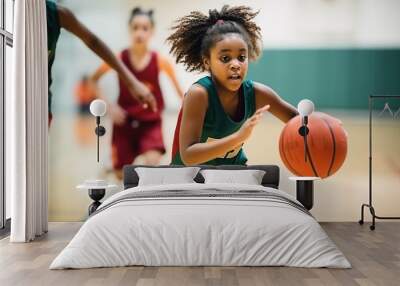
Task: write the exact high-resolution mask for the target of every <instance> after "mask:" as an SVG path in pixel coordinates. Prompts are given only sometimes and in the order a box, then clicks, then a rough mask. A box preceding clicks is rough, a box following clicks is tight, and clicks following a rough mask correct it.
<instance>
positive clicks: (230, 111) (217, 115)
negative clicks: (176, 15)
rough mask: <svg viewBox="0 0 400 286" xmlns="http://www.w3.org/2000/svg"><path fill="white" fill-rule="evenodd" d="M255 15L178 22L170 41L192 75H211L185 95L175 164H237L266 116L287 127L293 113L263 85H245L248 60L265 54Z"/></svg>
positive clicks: (215, 14) (231, 12)
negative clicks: (245, 146) (270, 114)
mask: <svg viewBox="0 0 400 286" xmlns="http://www.w3.org/2000/svg"><path fill="white" fill-rule="evenodd" d="M256 15H257V12H253V11H252V10H251V9H250V8H249V7H245V6H238V7H229V6H224V7H223V8H222V9H221V10H220V11H217V10H210V11H209V14H208V15H205V14H203V13H201V12H197V11H195V12H192V13H190V14H189V15H187V16H185V17H183V18H180V19H179V20H178V21H177V22H176V25H175V26H174V27H173V30H174V32H173V34H172V35H170V36H169V37H168V39H167V41H168V42H169V43H170V44H171V45H172V48H171V52H172V53H173V54H174V55H175V56H176V61H177V62H178V63H183V64H184V65H185V66H186V68H187V70H188V71H207V72H208V73H209V76H206V77H204V78H202V79H200V80H199V81H197V82H196V83H194V84H193V85H192V86H191V88H190V89H189V91H188V92H187V93H186V96H185V99H184V102H183V107H182V109H181V111H180V114H179V117H178V122H177V125H176V130H175V136H174V142H173V150H172V164H184V165H194V164H212V165H222V164H235V165H236V164H237V165H243V164H245V163H246V161H247V158H246V155H245V154H244V152H243V149H242V146H243V144H244V142H246V140H247V139H248V138H249V137H250V136H251V133H252V131H253V128H254V126H255V125H257V124H258V123H259V121H260V119H261V117H262V114H263V113H264V112H266V111H267V110H268V111H269V112H271V113H272V114H273V115H275V116H276V117H278V118H279V119H280V120H282V121H283V122H287V121H289V120H290V119H291V118H292V117H294V116H296V115H297V110H296V108H295V107H293V106H292V105H290V104H289V103H287V102H286V101H284V100H283V99H282V98H280V97H279V96H278V95H277V94H276V93H275V92H274V91H273V90H272V89H271V88H269V87H268V86H265V85H264V84H261V83H257V82H253V81H251V80H246V79H245V78H246V74H247V69H248V63H249V60H254V59H256V58H257V57H258V56H259V55H260V52H261V47H260V45H261V35H260V28H259V27H258V26H257V25H256V23H255V22H254V20H253V19H254V17H255V16H256Z"/></svg>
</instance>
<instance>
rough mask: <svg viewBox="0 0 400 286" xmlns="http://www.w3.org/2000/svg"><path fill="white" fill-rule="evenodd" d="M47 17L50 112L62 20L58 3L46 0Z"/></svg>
mask: <svg viewBox="0 0 400 286" xmlns="http://www.w3.org/2000/svg"><path fill="white" fill-rule="evenodd" d="M46 18H47V51H48V93H49V102H48V106H49V112H51V97H52V95H51V92H50V85H51V83H52V77H51V68H52V66H53V63H54V58H55V56H56V45H57V41H58V37H59V36H60V22H59V19H58V12H57V4H56V3H54V2H52V1H49V0H46Z"/></svg>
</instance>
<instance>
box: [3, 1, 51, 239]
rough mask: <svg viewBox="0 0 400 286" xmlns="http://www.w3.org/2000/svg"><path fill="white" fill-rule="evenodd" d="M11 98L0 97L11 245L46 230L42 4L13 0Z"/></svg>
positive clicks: (45, 86) (45, 23)
mask: <svg viewBox="0 0 400 286" xmlns="http://www.w3.org/2000/svg"><path fill="white" fill-rule="evenodd" d="M14 11H15V16H14V17H15V18H14V48H13V61H14V69H13V75H12V78H13V82H12V87H13V88H12V90H13V92H12V94H11V97H10V98H6V106H7V110H6V184H7V185H6V187H8V188H10V190H11V236H10V241H12V242H28V241H31V240H33V239H35V237H36V236H40V235H42V234H43V233H45V232H47V227H48V216H47V209H48V207H47V189H48V181H47V168H48V167H47V163H48V162H47V157H48V155H47V140H48V127H47V88H48V87H47V80H48V79H47V22H46V4H45V1H44V0H18V1H15V10H14Z"/></svg>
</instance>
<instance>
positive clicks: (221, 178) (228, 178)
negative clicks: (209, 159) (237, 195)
mask: <svg viewBox="0 0 400 286" xmlns="http://www.w3.org/2000/svg"><path fill="white" fill-rule="evenodd" d="M200 174H201V175H202V176H203V177H204V183H205V184H210V183H226V184H232V183H235V184H246V185H261V182H262V179H263V177H264V175H265V171H262V170H201V171H200Z"/></svg>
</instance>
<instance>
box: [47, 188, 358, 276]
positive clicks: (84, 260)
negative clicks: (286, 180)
mask: <svg viewBox="0 0 400 286" xmlns="http://www.w3.org/2000/svg"><path fill="white" fill-rule="evenodd" d="M194 194H195V195H194ZM128 265H145V266H195V265H197V266H206V265H207V266H211V265H213V266H244V265H246V266H293V267H331V268H350V267H351V266H350V263H349V262H348V261H347V259H346V258H345V257H344V255H343V254H342V252H341V251H340V250H339V249H338V248H337V247H336V245H335V244H334V243H333V242H332V241H331V239H330V238H329V237H328V236H327V234H326V233H325V232H324V230H323V229H322V228H321V226H320V225H319V224H318V222H317V221H316V220H315V219H314V218H313V217H312V216H311V215H310V214H309V213H308V212H307V210H305V209H304V208H302V207H301V205H300V203H299V202H297V201H296V200H295V199H294V198H293V197H291V196H290V195H288V194H286V193H285V192H283V191H280V190H277V189H274V188H270V187H264V186H255V185H241V184H198V183H191V184H190V183H189V184H173V185H164V186H161V185H159V186H137V187H134V188H130V189H127V190H125V191H123V192H120V193H117V194H115V195H114V196H112V197H110V198H108V199H107V200H106V201H105V202H104V203H103V204H102V205H101V206H100V208H99V209H98V211H97V212H96V213H95V214H94V215H93V216H91V217H90V218H89V219H88V220H87V221H86V222H85V223H84V224H83V226H82V227H81V229H80V230H79V232H78V233H77V234H76V235H75V237H74V238H73V239H72V241H71V242H70V243H69V244H68V245H67V246H66V247H65V249H64V250H63V251H62V252H61V253H60V254H59V255H58V256H57V257H56V259H55V260H54V261H53V262H52V264H51V265H50V269H64V268H91V267H114V266H128Z"/></svg>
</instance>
